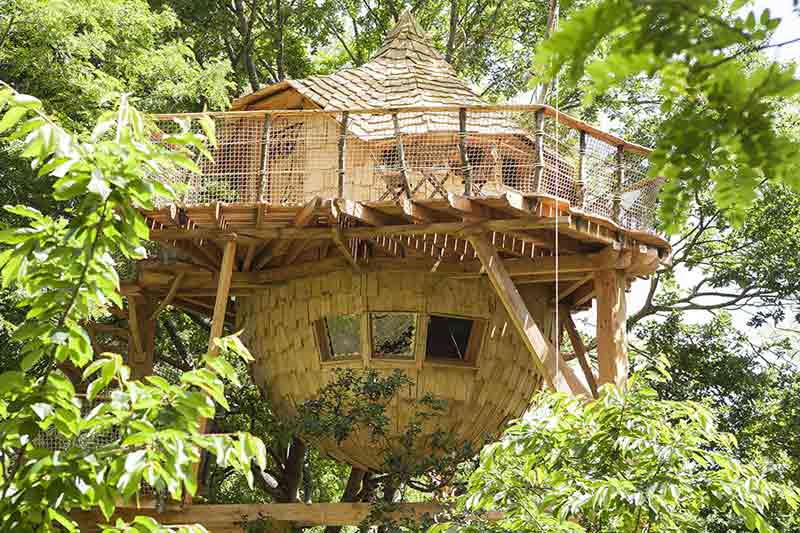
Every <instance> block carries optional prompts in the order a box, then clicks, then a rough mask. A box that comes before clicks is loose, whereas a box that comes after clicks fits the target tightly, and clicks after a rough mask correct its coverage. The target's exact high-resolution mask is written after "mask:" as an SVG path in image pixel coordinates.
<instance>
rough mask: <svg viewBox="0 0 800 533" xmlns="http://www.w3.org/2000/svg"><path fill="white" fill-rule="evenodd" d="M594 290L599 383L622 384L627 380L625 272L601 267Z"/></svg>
mask: <svg viewBox="0 0 800 533" xmlns="http://www.w3.org/2000/svg"><path fill="white" fill-rule="evenodd" d="M595 291H596V297H597V360H598V367H599V375H598V382H599V385H601V386H602V385H605V384H606V383H613V384H616V385H618V386H623V385H624V384H625V383H626V381H627V379H628V347H627V343H626V340H625V328H626V320H627V309H626V303H625V273H624V272H623V271H622V270H617V269H611V270H599V271H598V272H596V273H595Z"/></svg>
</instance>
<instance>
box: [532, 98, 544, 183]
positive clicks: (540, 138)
mask: <svg viewBox="0 0 800 533" xmlns="http://www.w3.org/2000/svg"><path fill="white" fill-rule="evenodd" d="M535 136H536V163H535V164H534V166H533V190H534V191H535V192H539V191H540V189H541V186H542V178H543V177H544V109H539V110H538V111H537V112H536V132H535Z"/></svg>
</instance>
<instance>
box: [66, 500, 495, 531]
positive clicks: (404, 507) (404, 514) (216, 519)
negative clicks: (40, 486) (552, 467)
mask: <svg viewBox="0 0 800 533" xmlns="http://www.w3.org/2000/svg"><path fill="white" fill-rule="evenodd" d="M391 507H392V510H391V511H388V512H387V513H386V515H385V516H386V517H387V518H390V519H394V520H401V519H403V518H411V519H421V518H422V517H424V516H425V515H431V516H432V515H435V514H438V513H441V512H442V511H444V510H445V507H444V506H442V505H440V504H435V503H397V504H392V505H391ZM372 511H373V509H372V504H369V503H361V502H359V503H310V504H309V503H255V504H217V505H200V504H194V505H188V506H185V507H182V506H177V505H168V506H167V507H166V509H164V510H163V511H162V512H159V511H158V510H156V509H154V508H135V507H123V506H120V507H117V508H116V511H115V513H114V516H113V517H112V519H111V520H106V519H105V518H103V516H102V515H101V514H100V512H99V511H75V512H73V513H71V516H72V518H73V519H75V520H76V521H77V522H78V523H79V524H80V525H81V526H82V527H81V530H82V531H83V530H86V531H96V530H97V529H96V528H97V524H98V523H112V524H113V523H114V521H115V520H116V519H117V518H121V519H122V520H125V521H130V520H132V519H133V518H134V517H136V516H150V517H153V518H155V519H156V520H158V522H159V523H161V524H164V525H172V526H175V525H189V524H202V525H204V526H205V527H206V528H207V529H209V530H210V531H213V532H216V531H220V530H221V529H220V528H234V527H236V526H237V525H238V526H239V527H241V525H242V524H243V523H245V522H248V521H253V522H255V521H256V520H258V519H259V518H268V519H270V520H274V521H278V522H295V523H297V524H302V525H304V526H324V525H328V526H357V525H359V524H361V522H363V521H364V520H366V519H367V518H368V517H369V516H370V513H371V512H372ZM489 518H490V519H491V520H499V519H501V518H502V515H501V514H500V513H496V512H495V513H489ZM84 528H85V529H84Z"/></svg>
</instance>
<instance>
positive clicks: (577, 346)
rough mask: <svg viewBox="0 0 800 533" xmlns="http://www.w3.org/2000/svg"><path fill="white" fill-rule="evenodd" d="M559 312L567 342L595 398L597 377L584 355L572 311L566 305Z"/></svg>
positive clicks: (583, 347)
mask: <svg viewBox="0 0 800 533" xmlns="http://www.w3.org/2000/svg"><path fill="white" fill-rule="evenodd" d="M561 314H562V316H563V317H564V328H565V329H566V330H567V335H568V336H569V342H570V344H572V349H573V351H574V352H575V357H576V358H577V359H578V363H579V364H580V365H581V370H582V371H583V375H584V377H585V378H586V382H587V383H588V384H589V389H591V391H592V397H593V398H597V396H598V395H597V379H595V377H594V370H592V365H590V364H589V357H588V356H587V355H586V345H585V344H583V339H581V335H580V333H578V328H577V327H575V321H574V320H572V313H570V310H569V308H568V307H566V306H561Z"/></svg>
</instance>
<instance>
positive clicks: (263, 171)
mask: <svg viewBox="0 0 800 533" xmlns="http://www.w3.org/2000/svg"><path fill="white" fill-rule="evenodd" d="M270 116H271V115H270V114H269V113H267V114H265V115H264V123H263V124H262V125H261V161H259V165H258V190H257V191H256V201H259V202H261V201H264V182H265V181H266V180H267V175H268V174H269V128H270Z"/></svg>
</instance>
